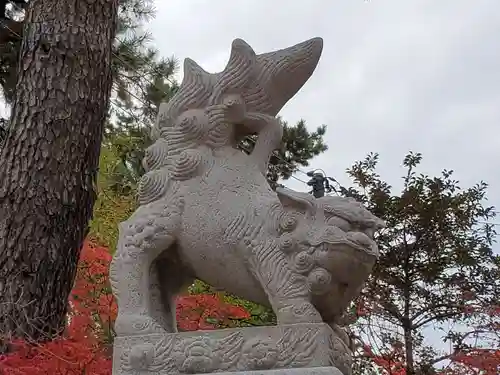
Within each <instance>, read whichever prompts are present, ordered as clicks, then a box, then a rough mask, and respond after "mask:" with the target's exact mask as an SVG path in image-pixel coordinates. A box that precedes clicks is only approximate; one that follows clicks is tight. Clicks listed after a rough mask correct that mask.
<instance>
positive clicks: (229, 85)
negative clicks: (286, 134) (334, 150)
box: [110, 38, 383, 336]
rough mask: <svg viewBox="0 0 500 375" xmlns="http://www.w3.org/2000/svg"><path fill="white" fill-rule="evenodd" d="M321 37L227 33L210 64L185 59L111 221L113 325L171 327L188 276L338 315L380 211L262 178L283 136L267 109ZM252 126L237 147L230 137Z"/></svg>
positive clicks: (255, 297) (299, 309) (354, 289)
mask: <svg viewBox="0 0 500 375" xmlns="http://www.w3.org/2000/svg"><path fill="white" fill-rule="evenodd" d="M322 48H323V42H322V40H321V39H320V38H315V39H311V40H308V41H306V42H303V43H300V44H297V45H295V46H293V47H290V48H287V49H283V50H279V51H275V52H271V53H265V54H262V55H256V54H255V52H254V51H253V50H252V48H251V47H250V46H249V45H248V44H246V43H245V42H244V41H242V40H240V39H236V40H235V41H234V42H233V44H232V50H231V55H230V59H229V62H228V64H227V66H226V68H225V69H224V71H222V72H221V73H217V74H210V73H207V72H206V71H204V70H203V69H202V68H200V67H199V66H198V65H197V64H196V63H195V62H194V61H192V60H190V59H186V61H185V63H184V79H183V81H182V84H181V86H180V89H179V91H178V92H177V93H176V95H175V96H174V97H173V98H172V99H171V100H170V102H168V103H164V104H162V105H161V106H160V110H159V114H158V121H157V123H156V125H155V128H154V131H153V137H154V139H155V143H154V144H153V145H152V146H151V147H149V148H148V149H147V151H146V156H145V159H144V167H145V168H146V171H147V173H146V174H145V175H144V176H143V178H142V180H141V182H140V188H139V203H140V207H139V208H138V209H137V211H136V212H135V213H134V214H133V215H132V216H131V217H130V218H129V219H128V220H127V221H125V222H123V223H122V224H121V225H120V234H119V242H118V248H117V250H116V253H115V255H114V258H113V261H112V264H111V269H110V277H111V283H112V288H113V292H114V294H115V296H116V298H117V301H118V307H119V312H118V317H117V320H116V324H115V331H116V332H117V334H118V335H122V336H130V335H145V334H151V333H155V332H165V331H166V332H175V331H176V323H175V305H174V304H173V298H174V297H175V295H176V294H177V293H178V292H179V290H180V289H181V288H182V287H183V286H185V285H186V284H187V283H191V282H192V281H193V279H194V278H199V279H201V280H204V281H205V282H207V283H209V284H210V285H213V286H215V287H217V288H221V289H224V290H226V291H228V292H230V293H233V294H236V295H238V296H241V297H243V298H246V299H249V300H252V301H255V302H258V303H261V304H264V305H268V306H271V307H272V309H273V310H274V312H275V313H276V315H277V320H278V324H279V325H287V324H295V323H320V322H325V323H327V324H330V325H331V326H335V325H336V324H337V323H338V321H339V319H340V317H341V316H342V313H343V312H344V310H345V309H346V307H347V306H348V304H349V302H350V301H351V300H352V299H353V298H354V297H356V296H357V294H358V293H359V291H360V289H361V287H362V285H363V283H364V282H365V280H366V279H367V277H368V275H369V273H370V271H371V269H372V267H373V265H374V262H375V261H376V258H377V255H378V249H377V246H376V244H375V243H374V241H373V233H374V232H375V231H376V230H377V229H379V228H381V227H382V226H383V222H382V221H381V220H379V219H378V218H376V217H375V216H373V215H372V214H371V213H370V212H368V211H367V210H366V209H365V208H364V207H363V206H362V205H361V204H359V203H356V202H355V201H353V200H350V199H345V198H340V197H330V196H325V197H322V198H319V199H315V198H314V197H312V196H311V195H309V194H305V193H299V192H295V191H292V190H288V189H285V188H278V189H277V191H276V192H274V191H272V190H271V189H270V187H269V185H268V183H267V181H266V178H265V175H266V169H267V164H268V161H269V157H270V155H271V153H272V151H273V150H274V149H276V148H278V147H279V146H280V143H281V138H282V128H281V126H280V124H279V122H278V121H277V119H276V117H275V116H276V115H277V113H278V112H279V111H280V110H281V108H282V107H283V106H284V105H285V103H286V102H287V101H288V100H289V99H291V98H292V96H294V95H295V94H296V93H297V91H298V90H299V89H300V88H301V87H302V86H303V85H304V83H305V82H306V81H307V79H308V78H309V77H310V76H311V75H312V73H313V71H314V69H315V68H316V65H317V63H318V61H319V58H320V55H321V51H322ZM250 134H257V141H256V144H255V148H254V150H253V152H252V153H250V154H249V155H247V154H245V153H243V152H241V151H240V150H238V149H237V148H236V145H237V144H238V142H239V141H240V140H241V139H242V138H243V137H245V136H247V135H250Z"/></svg>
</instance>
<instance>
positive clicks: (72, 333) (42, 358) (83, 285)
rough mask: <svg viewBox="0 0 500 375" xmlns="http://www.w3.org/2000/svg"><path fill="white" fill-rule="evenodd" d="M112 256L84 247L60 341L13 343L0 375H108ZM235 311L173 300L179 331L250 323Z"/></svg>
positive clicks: (213, 300) (206, 300) (113, 310)
mask: <svg viewBox="0 0 500 375" xmlns="http://www.w3.org/2000/svg"><path fill="white" fill-rule="evenodd" d="M110 261H111V255H110V253H109V251H108V249H107V248H105V247H101V246H96V245H94V244H92V243H91V242H88V241H86V242H85V244H84V246H83V248H82V252H81V256H80V261H79V264H78V271H77V275H76V279H75V284H74V286H73V290H72V292H71V295H70V298H69V311H68V325H67V328H66V331H65V332H64V333H63V334H62V335H61V336H60V337H58V338H56V339H54V340H51V341H47V342H45V343H41V344H37V343H30V342H26V341H15V342H12V343H11V348H10V351H9V353H8V354H5V355H0V375H63V374H64V375H81V374H89V375H110V374H111V346H112V345H111V343H112V339H113V331H112V327H113V322H114V320H115V318H116V314H117V306H116V303H115V301H114V299H113V296H112V294H111V289H110V286H109V282H108V268H109V263H110ZM249 316H250V315H249V313H248V312H247V311H246V310H245V309H243V308H241V307H238V306H233V305H231V304H228V303H224V302H223V301H221V300H220V299H219V298H218V297H216V296H213V295H192V296H180V297H178V298H177V319H178V322H179V323H178V325H179V330H182V331H192V330H198V329H216V328H223V327H230V326H233V325H234V321H235V320H239V319H246V318H249Z"/></svg>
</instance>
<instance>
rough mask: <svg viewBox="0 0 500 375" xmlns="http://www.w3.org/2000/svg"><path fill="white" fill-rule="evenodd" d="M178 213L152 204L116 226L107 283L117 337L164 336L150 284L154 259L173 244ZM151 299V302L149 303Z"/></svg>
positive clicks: (174, 208) (154, 293)
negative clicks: (114, 310)
mask: <svg viewBox="0 0 500 375" xmlns="http://www.w3.org/2000/svg"><path fill="white" fill-rule="evenodd" d="M179 217H180V213H179V212H178V210H177V209H176V207H172V206H170V207H167V206H166V205H165V203H160V202H155V203H152V204H150V205H148V206H142V207H140V208H139V209H138V210H137V211H136V212H135V213H134V214H133V215H132V217H131V218H130V219H129V220H127V221H125V222H123V223H122V224H120V230H119V239H118V248H117V250H116V253H115V254H114V256H113V260H112V262H111V266H110V280H111V287H112V289H113V293H114V295H115V297H116V300H117V304H118V316H117V318H116V322H115V331H116V333H117V334H118V335H134V334H146V333H152V332H164V327H165V322H163V321H162V318H163V317H162V314H161V312H160V311H157V310H159V308H160V305H158V304H157V303H155V302H157V301H155V300H157V299H158V298H157V295H158V291H156V290H153V291H152V290H151V286H156V287H158V285H157V283H155V282H154V280H151V276H152V275H154V272H153V273H152V272H151V271H152V265H153V262H154V261H155V259H156V258H157V257H158V256H159V255H160V254H161V253H162V252H163V251H165V250H168V249H169V248H170V247H171V246H172V245H173V243H174V241H175V237H174V236H175V234H176V232H177V229H178V226H177V223H178V222H179ZM152 299H154V300H152Z"/></svg>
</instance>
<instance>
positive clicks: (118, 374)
mask: <svg viewBox="0 0 500 375" xmlns="http://www.w3.org/2000/svg"><path fill="white" fill-rule="evenodd" d="M205 373H219V374H221V375H222V374H224V375H226V374H236V373H238V374H248V375H299V374H315V375H316V374H317V375H323V374H324V375H327V374H328V375H350V373H351V354H350V351H349V349H348V348H347V346H346V345H345V343H344V342H343V341H342V340H341V339H340V338H339V337H337V335H336V334H335V333H334V332H333V330H332V329H331V328H330V327H329V326H328V325H327V324H294V325H286V326H274V327H251V328H238V329H223V330H216V331H196V332H182V333H165V334H161V333H155V334H149V335H140V336H129V337H117V338H116V339H115V344H114V352H113V375H167V374H205Z"/></svg>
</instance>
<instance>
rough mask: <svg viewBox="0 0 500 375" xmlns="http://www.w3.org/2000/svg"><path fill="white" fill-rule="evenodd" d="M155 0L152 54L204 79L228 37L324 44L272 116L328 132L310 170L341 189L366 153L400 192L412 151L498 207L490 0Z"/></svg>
mask: <svg viewBox="0 0 500 375" xmlns="http://www.w3.org/2000/svg"><path fill="white" fill-rule="evenodd" d="M156 3H157V9H158V15H157V18H156V20H154V21H153V22H152V23H151V24H150V25H149V29H150V30H151V31H152V32H153V37H154V38H155V45H156V46H157V47H158V48H159V49H160V51H161V53H162V54H163V55H165V56H170V55H175V56H176V57H177V58H179V59H184V58H185V57H191V58H193V59H194V60H195V61H197V62H198V63H199V64H200V65H201V66H202V67H203V68H205V69H206V70H208V71H210V72H216V71H220V70H222V69H223V68H224V66H225V64H226V61H227V59H228V57H229V51H230V45H231V41H232V40H233V39H235V38H242V39H244V40H245V41H247V42H248V43H249V44H250V45H251V46H252V47H253V48H254V50H255V51H256V52H257V53H263V52H269V51H272V50H275V49H280V48H284V47H288V46H290V45H293V44H295V43H298V42H301V41H303V40H305V39H309V38H311V37H316V36H320V37H322V38H323V39H324V50H323V55H322V58H321V60H320V63H319V65H318V68H317V70H316V72H315V74H314V75H313V77H312V78H311V79H310V80H309V81H308V82H307V83H306V85H305V86H304V88H303V89H302V91H300V92H299V94H298V95H297V96H296V97H295V98H294V99H292V100H291V101H290V102H289V103H288V104H287V105H286V107H285V108H284V109H283V110H282V112H281V115H282V116H283V118H284V119H285V120H286V121H288V122H290V123H295V122H297V121H298V120H300V119H301V118H303V119H304V120H306V122H307V124H308V126H309V127H310V129H314V128H315V127H317V126H318V125H321V124H326V125H328V132H327V134H326V142H327V143H328V145H329V147H330V149H329V151H327V152H326V153H325V154H323V155H321V156H319V157H317V158H316V159H314V160H313V161H312V163H311V166H312V167H314V168H322V169H324V170H325V171H326V172H327V173H328V174H329V175H331V176H334V177H336V178H337V179H339V180H340V181H341V182H342V183H347V182H348V181H349V180H348V179H347V177H346V176H345V169H346V168H347V167H348V166H350V165H352V163H353V162H354V161H356V160H359V159H361V158H363V157H364V156H365V155H366V154H367V153H368V152H370V151H375V152H379V153H380V156H381V163H380V173H381V175H382V177H383V178H385V179H386V180H387V181H389V182H390V183H392V184H399V182H400V181H401V178H400V176H401V175H402V172H403V170H402V167H401V162H402V159H403V156H404V155H405V153H406V152H408V151H410V150H412V151H418V152H422V153H423V156H424V162H423V164H422V168H421V171H422V172H424V173H429V174H437V173H439V172H440V171H441V170H442V169H444V168H446V169H453V170H455V172H456V177H457V178H458V179H459V180H460V181H461V182H462V186H463V187H468V186H470V185H472V184H474V183H476V182H479V181H480V180H482V179H483V180H485V181H486V182H488V183H489V184H490V189H489V198H490V202H491V203H492V204H494V205H495V206H497V207H500V175H499V172H500V147H499V146H500V140H499V134H500V65H499V61H500V38H499V35H500V2H498V0H496V1H495V0H474V1H472V0H453V1H451V0H439V1H438V0H418V1H417V0H405V1H401V0H385V1H382V0H371V1H363V0H342V1H340V0H328V1H327V0H323V1H320V0H307V1H285V0H272V1H270V0H251V1H250V0H237V1H234V0H231V1H229V0H210V1H209V0H169V1H166V0H161V1H157V2H156ZM495 149H496V151H495ZM297 177H299V178H301V179H306V177H305V176H304V175H301V174H297ZM287 185H288V186H290V187H292V188H295V189H299V190H306V189H307V187H306V186H304V185H303V184H301V183H300V182H298V181H296V180H290V181H289V182H287ZM498 221H500V218H499V220H498ZM430 336H431V337H429V339H430V340H431V341H432V342H434V343H436V342H438V341H440V340H439V338H438V335H436V334H434V335H430Z"/></svg>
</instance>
